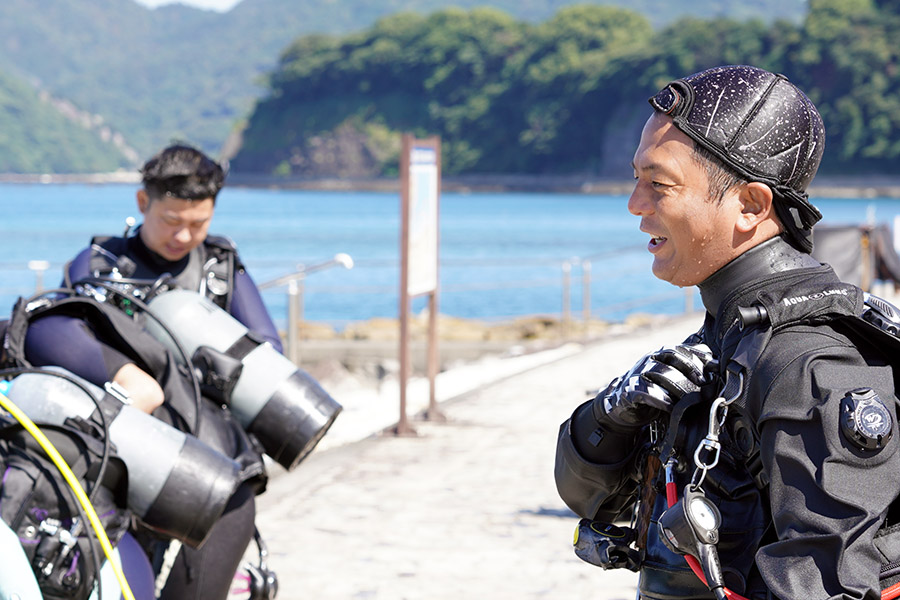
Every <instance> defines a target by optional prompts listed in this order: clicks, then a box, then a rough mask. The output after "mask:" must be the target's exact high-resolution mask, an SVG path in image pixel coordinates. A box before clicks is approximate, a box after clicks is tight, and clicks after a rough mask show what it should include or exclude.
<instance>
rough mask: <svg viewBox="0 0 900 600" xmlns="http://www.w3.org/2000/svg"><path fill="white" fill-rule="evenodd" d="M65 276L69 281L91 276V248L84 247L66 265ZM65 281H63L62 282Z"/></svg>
mask: <svg viewBox="0 0 900 600" xmlns="http://www.w3.org/2000/svg"><path fill="white" fill-rule="evenodd" d="M66 269H67V271H66V274H65V277H67V278H68V281H69V282H72V283H74V282H76V281H79V280H81V279H84V278H85V277H90V276H91V249H90V247H88V248H85V249H84V250H82V251H81V252H79V253H78V255H77V256H76V257H75V258H73V259H72V260H71V261H70V262H69V264H67V265H66ZM64 283H65V282H64Z"/></svg>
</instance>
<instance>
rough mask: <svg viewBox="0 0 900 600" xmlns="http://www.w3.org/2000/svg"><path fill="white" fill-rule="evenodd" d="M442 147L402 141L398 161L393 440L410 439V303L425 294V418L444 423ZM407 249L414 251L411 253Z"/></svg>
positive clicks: (433, 141) (433, 140)
mask: <svg viewBox="0 0 900 600" xmlns="http://www.w3.org/2000/svg"><path fill="white" fill-rule="evenodd" d="M440 149H441V146H440V139H439V138H437V137H432V138H428V139H425V140H416V139H414V138H413V137H412V136H411V135H408V134H407V135H404V136H403V143H402V155H401V158H400V180H401V183H400V196H401V202H400V211H401V232H400V349H399V351H400V382H399V383H400V417H399V420H398V421H397V425H396V426H395V427H394V428H393V431H394V433H396V434H397V435H411V434H415V430H414V429H413V428H412V426H411V425H410V424H409V420H408V415H407V389H406V387H407V382H408V380H409V375H410V364H411V362H410V355H409V311H410V300H411V299H412V298H414V297H416V296H421V295H426V294H427V295H428V296H429V298H428V309H429V310H428V313H429V314H428V318H429V321H428V355H427V365H428V366H427V371H428V380H429V381H428V383H429V386H428V390H429V399H428V408H427V410H426V412H425V415H426V417H427V418H429V419H435V420H443V419H444V415H443V414H441V412H440V409H439V408H438V405H437V398H436V394H435V379H436V377H437V371H438V362H439V361H438V348H437V318H438V299H437V295H438V243H439V242H438V231H439V226H438V210H439V199H440V179H441V168H440V165H441V153H440V152H441V150H440ZM411 246H415V248H414V251H412V250H411Z"/></svg>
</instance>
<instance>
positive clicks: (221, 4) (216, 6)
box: [135, 0, 241, 12]
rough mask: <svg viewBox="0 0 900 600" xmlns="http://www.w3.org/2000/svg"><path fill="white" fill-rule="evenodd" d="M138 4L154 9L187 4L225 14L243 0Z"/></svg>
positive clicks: (143, 0) (164, 0)
mask: <svg viewBox="0 0 900 600" xmlns="http://www.w3.org/2000/svg"><path fill="white" fill-rule="evenodd" d="M135 1H136V2H137V3H138V4H143V5H144V6H149V7H150V8H154V7H156V6H160V5H162V4H176V3H179V4H187V5H189V6H194V7H196V8H206V9H210V10H218V11H221V12H224V11H226V10H228V9H230V8H231V7H232V6H234V5H235V4H237V3H238V2H240V1H241V0H135Z"/></svg>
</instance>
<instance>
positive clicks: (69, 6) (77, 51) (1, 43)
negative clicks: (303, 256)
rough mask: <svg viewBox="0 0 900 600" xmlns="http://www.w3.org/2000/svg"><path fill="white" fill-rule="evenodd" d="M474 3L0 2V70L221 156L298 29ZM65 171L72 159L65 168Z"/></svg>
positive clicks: (105, 115)
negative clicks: (216, 6)
mask: <svg viewBox="0 0 900 600" xmlns="http://www.w3.org/2000/svg"><path fill="white" fill-rule="evenodd" d="M573 1H575V0H493V1H492V2H491V4H492V5H493V6H495V7H497V8H499V9H501V10H503V11H506V12H507V13H508V14H510V15H512V17H513V18H514V19H517V20H521V21H525V22H538V21H543V20H546V19H548V18H550V16H551V15H552V14H553V12H554V11H555V10H557V9H558V8H559V7H560V6H564V5H567V4H571V3H572V2H573ZM597 2H598V3H601V2H605V3H609V4H621V5H629V6H631V7H633V8H634V9H635V10H637V11H639V12H640V11H643V12H645V13H646V14H647V15H649V18H650V19H651V23H652V24H654V25H657V26H662V25H663V24H665V23H668V22H671V20H673V19H675V18H677V17H679V16H682V15H684V14H691V15H696V16H704V17H705V16H710V15H719V14H724V15H731V16H734V17H736V18H747V17H756V18H762V19H766V20H771V19H773V18H776V17H785V18H789V19H793V20H794V21H796V22H799V19H800V18H801V17H802V15H803V14H804V11H805V7H804V2H803V1H802V0H760V1H758V2H753V3H747V2H744V1H743V0H696V1H693V2H671V1H667V0H597ZM481 4H483V1H482V0H339V1H335V2H297V1H296V0H242V2H240V3H239V4H238V5H237V6H235V8H234V9H232V10H231V11H229V12H226V13H222V14H220V13H215V12H209V11H202V10H197V9H193V8H188V7H185V6H180V5H172V6H165V7H161V8H158V9H155V10H150V9H147V8H144V7H143V6H140V5H138V4H136V3H135V2H134V1H133V0H89V1H85V0H40V1H39V2H36V1H35V0H2V2H0V70H3V71H6V72H9V73H11V74H14V75H15V76H16V77H17V78H19V79H20V80H22V81H27V82H33V83H35V84H36V85H37V86H38V89H40V90H45V91H47V92H49V93H50V94H52V95H53V96H55V97H58V98H64V99H66V100H68V101H70V102H71V103H72V105H73V106H75V107H77V108H78V109H79V110H81V111H84V112H87V113H90V114H94V115H99V116H100V117H102V119H103V121H104V122H105V123H106V124H107V125H108V126H109V127H110V128H111V129H112V130H113V131H116V132H118V133H119V134H120V135H122V136H123V137H124V140H125V142H126V143H127V145H128V146H130V147H131V148H133V149H134V150H135V151H136V154H137V156H140V157H146V156H148V155H149V154H151V153H152V152H154V151H155V150H157V149H158V148H159V147H160V146H162V145H164V144H166V143H168V142H169V141H171V140H172V139H175V138H177V139H183V140H187V141H191V142H193V143H195V144H199V145H200V146H202V147H203V148H204V149H206V150H207V151H209V152H211V153H214V154H218V152H219V151H220V149H221V147H222V144H223V143H224V142H225V140H226V138H227V137H228V135H229V133H230V132H231V131H232V129H233V128H234V127H235V125H236V124H237V123H239V122H241V121H242V120H243V119H245V118H246V116H247V114H248V112H249V111H250V110H251V109H252V107H253V102H254V100H255V99H256V98H257V97H258V96H259V95H260V94H262V93H264V91H265V90H264V88H261V87H260V86H259V85H258V84H257V80H258V79H259V78H260V77H261V76H263V75H264V74H266V73H268V72H269V71H271V70H272V69H273V68H275V67H276V66H277V64H278V57H279V54H280V53H281V52H282V51H283V50H284V49H285V48H286V47H287V46H288V45H289V44H290V43H291V42H292V41H293V40H295V39H296V38H297V37H298V36H300V35H302V34H308V33H326V34H336V35H346V34H348V33H349V32H353V31H359V30H364V29H365V28H369V27H371V26H372V24H373V23H374V21H375V20H376V19H377V18H379V17H384V16H386V15H390V14H392V13H395V12H397V11H403V10H415V11H418V13H419V14H420V15H426V14H429V13H430V12H432V11H434V10H437V9H440V8H442V7H445V6H448V5H456V6H461V7H464V8H472V7H474V6H478V5H481ZM22 109H23V110H26V111H27V110H29V107H28V106H25V107H22ZM25 142H26V140H25V139H23V140H21V143H25ZM30 143H31V144H32V145H33V144H35V143H37V144H39V145H40V144H41V142H40V140H31V141H30ZM39 150H40V151H47V152H49V151H50V149H49V148H43V147H41V148H39ZM74 169H76V167H75V165H74V164H73V165H70V166H69V167H67V170H74Z"/></svg>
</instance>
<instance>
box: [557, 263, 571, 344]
mask: <svg viewBox="0 0 900 600" xmlns="http://www.w3.org/2000/svg"><path fill="white" fill-rule="evenodd" d="M571 287H572V263H571V262H570V261H568V260H567V261H565V262H563V264H562V320H561V322H560V326H561V327H560V331H561V332H562V337H563V338H564V339H565V338H568V337H569V321H570V319H571V303H572V294H571Z"/></svg>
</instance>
